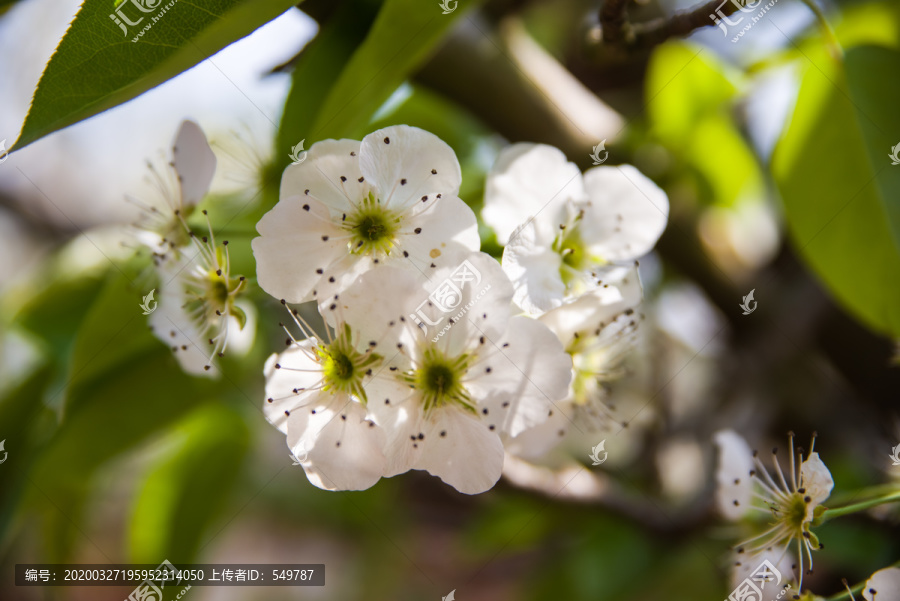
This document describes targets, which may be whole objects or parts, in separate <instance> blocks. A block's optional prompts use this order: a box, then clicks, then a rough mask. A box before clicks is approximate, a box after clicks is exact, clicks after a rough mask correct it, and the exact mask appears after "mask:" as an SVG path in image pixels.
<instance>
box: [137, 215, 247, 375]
mask: <svg viewBox="0 0 900 601" xmlns="http://www.w3.org/2000/svg"><path fill="white" fill-rule="evenodd" d="M205 213H206V212H205V211H204V214H205ZM190 239H191V240H192V242H193V244H192V245H189V246H186V247H183V248H182V247H176V248H175V250H176V251H177V252H174V253H172V255H171V257H169V256H165V257H156V258H155V262H156V271H157V275H158V277H159V282H160V286H159V291H160V294H159V305H158V307H157V309H156V310H155V311H154V312H153V313H152V314H151V315H150V317H149V318H148V319H149V322H150V327H151V329H152V330H153V333H154V335H155V336H156V337H157V338H159V339H160V340H161V341H162V342H164V343H165V344H167V345H168V346H169V347H170V348H171V349H172V352H173V353H174V354H175V357H176V358H177V359H178V362H179V364H180V365H181V367H182V369H184V370H185V371H186V372H188V373H191V374H195V375H204V374H205V375H209V376H215V375H216V373H215V372H211V371H210V368H211V367H212V360H213V357H215V356H216V355H218V356H220V357H221V356H223V355H224V354H225V350H226V349H227V348H228V346H229V341H230V342H231V344H232V346H234V343H235V342H238V346H239V347H240V349H241V351H244V350H246V349H247V348H248V347H249V345H250V343H251V342H252V339H253V334H254V330H255V322H254V313H253V307H252V305H250V304H249V303H240V302H239V301H238V299H239V296H240V294H241V292H242V291H243V290H244V288H246V280H245V278H244V277H243V276H237V277H232V275H231V261H230V259H229V254H228V242H227V241H225V242H223V243H222V244H221V245H220V246H216V244H215V239H214V238H212V230H210V235H209V237H206V236H204V237H203V238H201V239H200V240H197V239H196V238H195V237H194V236H193V234H191V236H190ZM189 249H190V251H191V252H193V254H189ZM235 339H237V340H235Z"/></svg>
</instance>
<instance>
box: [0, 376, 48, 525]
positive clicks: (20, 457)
mask: <svg viewBox="0 0 900 601" xmlns="http://www.w3.org/2000/svg"><path fill="white" fill-rule="evenodd" d="M51 373H52V370H51V368H50V366H49V365H44V366H42V367H39V368H38V369H36V370H35V371H34V372H33V373H32V374H31V375H29V376H28V377H27V378H25V379H24V380H23V381H22V382H21V383H20V384H19V385H18V386H16V387H15V388H13V389H12V390H10V391H9V392H8V393H7V394H6V395H4V396H3V397H2V398H0V424H4V425H7V424H14V425H15V428H11V429H10V428H3V431H2V432H0V441H5V444H4V450H3V451H2V452H0V459H2V460H4V461H3V467H2V468H0V540H2V539H3V536H2V535H3V534H4V533H5V532H6V529H7V528H8V527H9V524H10V522H11V521H12V517H13V514H14V513H15V510H16V508H17V507H18V504H19V499H20V498H21V496H22V493H23V490H24V488H25V486H26V484H27V481H28V478H27V474H28V470H29V469H30V466H31V464H32V463H33V462H34V458H35V455H36V452H37V449H38V444H37V442H36V440H35V438H37V436H36V433H35V431H36V429H37V428H36V424H37V422H38V421H39V419H40V418H41V417H46V414H47V413H48V412H47V409H46V407H44V404H43V402H42V401H43V397H44V394H45V392H46V390H47V386H48V385H49V383H50V379H51ZM4 453H6V455H5V456H4Z"/></svg>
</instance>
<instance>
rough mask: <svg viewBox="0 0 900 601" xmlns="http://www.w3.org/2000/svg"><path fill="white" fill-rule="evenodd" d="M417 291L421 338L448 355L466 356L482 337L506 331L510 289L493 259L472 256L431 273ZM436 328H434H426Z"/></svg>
mask: <svg viewBox="0 0 900 601" xmlns="http://www.w3.org/2000/svg"><path fill="white" fill-rule="evenodd" d="M429 276H430V281H429V282H427V283H425V284H424V287H423V289H422V293H421V294H420V295H419V296H418V297H413V298H412V299H410V300H412V301H413V303H414V308H413V309H412V310H413V311H414V312H415V315H416V317H417V318H419V319H421V322H422V325H423V326H427V327H425V328H424V331H423V334H424V335H425V336H427V337H428V338H429V339H431V340H432V341H434V338H435V337H437V346H438V348H440V349H441V350H442V351H444V353H446V354H447V355H449V356H458V355H459V354H461V353H464V352H469V351H471V350H473V349H474V348H476V347H477V346H478V345H479V344H480V342H479V341H480V340H481V339H485V340H497V339H498V338H499V337H500V336H501V335H502V334H503V332H504V331H506V328H507V324H508V322H509V315H510V301H511V300H512V295H513V287H512V284H511V283H510V281H509V278H508V277H507V276H506V274H505V273H503V269H502V268H501V267H500V264H499V263H497V261H496V259H494V258H493V257H491V256H490V255H488V254H485V253H482V252H477V253H471V254H469V255H467V256H466V257H465V259H464V260H463V261H462V262H461V263H459V264H457V265H448V266H446V267H443V268H438V269H435V270H434V271H433V272H432V273H430V274H429ZM431 324H435V325H431Z"/></svg>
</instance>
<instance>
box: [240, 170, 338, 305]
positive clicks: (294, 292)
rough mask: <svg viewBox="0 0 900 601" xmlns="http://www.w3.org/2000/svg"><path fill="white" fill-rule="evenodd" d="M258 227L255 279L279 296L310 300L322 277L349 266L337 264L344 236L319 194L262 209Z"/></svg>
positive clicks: (297, 301)
mask: <svg viewBox="0 0 900 601" xmlns="http://www.w3.org/2000/svg"><path fill="white" fill-rule="evenodd" d="M305 164H306V163H305V162H304V163H302V164H301V165H299V166H303V165H305ZM256 229H257V231H258V232H259V233H260V234H261V236H260V237H258V238H254V239H253V240H252V241H251V243H250V245H251V247H252V248H253V256H254V257H255V258H256V277H257V281H258V283H259V286H260V288H262V289H263V290H265V291H266V292H268V293H269V294H271V295H272V296H274V297H275V298H278V299H285V300H286V301H288V302H290V303H302V302H305V301H308V300H312V299H313V297H314V296H313V290H315V289H316V286H317V284H319V282H323V281H324V282H328V278H331V277H336V276H337V275H340V274H342V273H344V271H346V270H345V269H335V268H334V265H333V264H334V263H335V262H337V261H339V260H340V259H341V258H343V257H344V256H345V255H347V254H348V253H347V241H346V238H345V237H344V236H343V232H342V231H341V230H340V229H339V228H338V227H337V226H335V225H333V224H332V223H331V221H330V217H329V212H328V209H327V208H326V207H325V205H323V204H322V203H320V202H318V201H316V200H313V199H311V198H309V197H306V196H293V197H289V198H282V199H281V200H279V201H278V203H276V204H275V206H274V207H272V210H271V211H269V212H268V213H266V214H265V215H263V217H262V219H260V220H259V223H257V224H256ZM319 270H321V271H322V273H318V271H319Z"/></svg>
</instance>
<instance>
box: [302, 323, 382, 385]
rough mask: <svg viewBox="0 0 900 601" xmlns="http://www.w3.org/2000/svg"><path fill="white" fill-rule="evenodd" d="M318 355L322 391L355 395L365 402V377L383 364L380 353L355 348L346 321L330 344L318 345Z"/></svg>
mask: <svg viewBox="0 0 900 601" xmlns="http://www.w3.org/2000/svg"><path fill="white" fill-rule="evenodd" d="M316 355H317V358H318V361H319V363H320V364H321V366H322V379H323V380H324V383H323V386H322V390H324V391H333V392H343V393H346V394H353V395H355V396H356V397H357V398H358V399H359V400H360V401H361V402H362V403H365V402H366V400H367V398H366V391H365V388H364V387H363V380H364V379H365V377H366V376H367V375H371V373H372V369H373V368H374V367H377V366H378V365H380V364H381V361H382V359H383V358H382V356H381V355H378V354H376V353H371V352H365V353H361V352H359V351H358V350H356V347H355V346H354V345H353V341H352V336H351V331H350V326H348V325H346V324H345V325H344V328H343V329H342V330H341V333H340V335H339V336H337V338H335V339H334V340H333V341H332V342H331V344H328V345H324V346H319V347H317V348H316Z"/></svg>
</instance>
